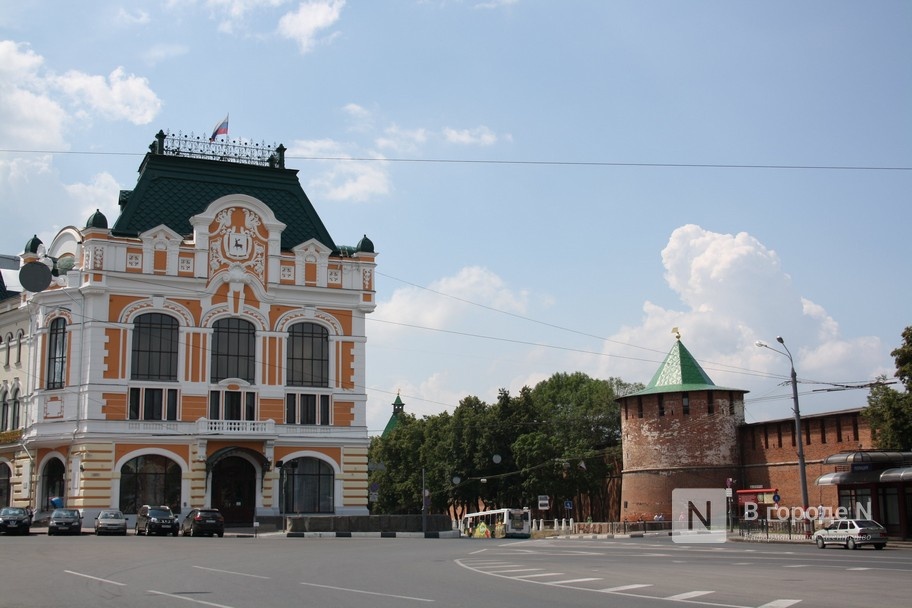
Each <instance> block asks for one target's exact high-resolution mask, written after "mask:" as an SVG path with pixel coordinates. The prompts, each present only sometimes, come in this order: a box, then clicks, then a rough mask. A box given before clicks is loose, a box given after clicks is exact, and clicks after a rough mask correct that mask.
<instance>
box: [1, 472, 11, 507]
mask: <svg viewBox="0 0 912 608" xmlns="http://www.w3.org/2000/svg"><path fill="white" fill-rule="evenodd" d="M10 477H12V472H11V471H10V468H9V466H8V465H7V464H6V463H5V462H0V507H8V506H10Z"/></svg>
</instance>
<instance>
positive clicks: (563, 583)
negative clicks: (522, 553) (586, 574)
mask: <svg viewBox="0 0 912 608" xmlns="http://www.w3.org/2000/svg"><path fill="white" fill-rule="evenodd" d="M600 580H602V579H600V578H571V579H569V580H566V581H554V582H553V583H545V584H546V585H569V584H570V583H585V582H588V581H600Z"/></svg>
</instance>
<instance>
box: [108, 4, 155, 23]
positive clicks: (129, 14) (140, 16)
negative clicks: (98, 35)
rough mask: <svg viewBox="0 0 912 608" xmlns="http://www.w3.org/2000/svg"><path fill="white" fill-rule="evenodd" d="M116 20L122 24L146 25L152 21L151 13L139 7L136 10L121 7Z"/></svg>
mask: <svg viewBox="0 0 912 608" xmlns="http://www.w3.org/2000/svg"><path fill="white" fill-rule="evenodd" d="M115 21H116V22H117V23H119V24H121V25H127V26H129V25H145V24H147V23H149V22H150V21H151V18H150V17H149V13H147V12H146V11H144V10H142V9H137V10H135V11H128V10H127V9H125V8H123V7H121V8H120V9H118V11H117V16H116V17H115Z"/></svg>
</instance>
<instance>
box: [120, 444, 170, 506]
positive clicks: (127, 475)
mask: <svg viewBox="0 0 912 608" xmlns="http://www.w3.org/2000/svg"><path fill="white" fill-rule="evenodd" d="M143 505H168V506H170V507H171V508H172V509H173V510H175V512H178V511H179V510H180V505H181V469H180V466H179V465H178V464H177V463H176V462H174V461H173V460H171V459H170V458H167V457H166V456H156V455H148V456H137V457H136V458H134V459H132V460H130V461H129V462H127V463H126V464H125V465H124V466H123V468H122V469H121V470H120V505H119V508H120V510H121V511H123V512H124V513H137V512H139V508H140V507H141V506H143Z"/></svg>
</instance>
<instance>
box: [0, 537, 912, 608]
mask: <svg viewBox="0 0 912 608" xmlns="http://www.w3.org/2000/svg"><path fill="white" fill-rule="evenodd" d="M910 596H912V550H910V549H908V548H901V549H898V548H892V547H887V549H885V550H883V551H874V550H873V549H870V548H868V549H859V550H855V551H846V550H842V549H836V548H830V549H826V550H819V549H817V548H815V547H813V546H803V545H802V546H795V545H776V544H748V543H736V542H729V543H725V544H721V545H683V544H676V543H673V542H672V541H671V539H669V538H664V537H654V538H651V537H647V538H631V539H614V540H578V539H573V540H571V539H559V540H529V541H524V540H471V539H411V538H408V539H405V538H389V539H385V538H384V539H381V538H338V539H337V538H286V537H285V536H283V535H262V536H260V537H258V538H251V537H247V538H244V537H230V536H226V537H225V538H185V537H178V538H174V537H145V536H142V537H135V536H133V535H132V533H131V534H130V535H129V536H127V537H101V538H98V537H95V536H91V535H88V534H84V535H82V536H81V537H57V536H55V537H48V536H45V535H43V534H37V533H32V534H31V535H30V536H28V537H16V536H2V537H0V607H2V608H7V607H9V608H41V607H49V608H50V607H53V608H58V607H60V606H67V607H69V608H82V607H85V608H101V607H106V606H112V607H113V606H117V607H131V608H132V607H138V608H146V607H150V608H153V607H154V608H178V607H181V608H204V607H210V608H271V607H276V608H278V607H282V608H286V607H289V606H295V607H305V608H306V607H315V608H316V607H320V608H323V607H344V608H362V607H363V608H367V607H370V608H394V607H395V608H401V607H403V606H409V607H411V606H414V607H415V608H420V607H422V606H428V607H429V608H434V607H441V608H443V607H463V606H464V607H467V608H468V607H471V608H477V607H479V606H491V607H498V608H499V607H505V608H513V607H516V608H537V607H546V606H547V607H549V608H550V607H552V606H561V607H575V606H579V607H590V606H591V607H596V606H598V607H599V608H611V607H618V608H628V607H630V608H646V607H650V608H652V607H663V608H674V607H676V606H679V607H688V606H690V607H692V606H730V607H745V608H760V607H763V608H788V607H790V606H796V607H797V608H810V607H827V608H838V607H862V606H864V607H868V606H876V607H886V608H906V607H908V606H910V605H912V600H910Z"/></svg>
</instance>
